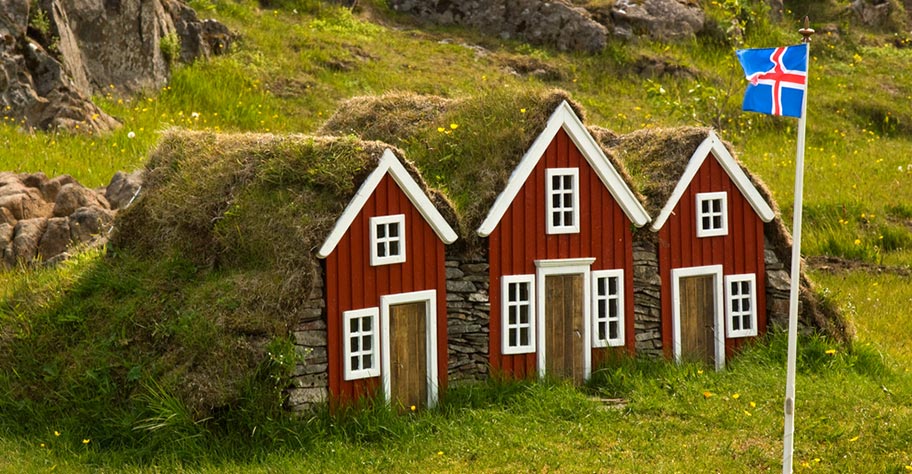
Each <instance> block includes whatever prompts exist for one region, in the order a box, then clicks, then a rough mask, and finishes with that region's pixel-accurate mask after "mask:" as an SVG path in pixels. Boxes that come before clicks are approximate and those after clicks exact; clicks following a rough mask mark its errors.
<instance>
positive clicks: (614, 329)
mask: <svg viewBox="0 0 912 474" xmlns="http://www.w3.org/2000/svg"><path fill="white" fill-rule="evenodd" d="M608 327H609V328H610V330H609V331H608V334H609V336H608V337H609V338H610V339H617V337H618V323H617V322H614V321H612V322H610V323H608Z"/></svg>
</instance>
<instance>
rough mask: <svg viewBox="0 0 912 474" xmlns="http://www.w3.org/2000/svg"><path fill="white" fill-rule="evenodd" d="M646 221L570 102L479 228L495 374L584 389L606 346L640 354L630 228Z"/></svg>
mask: <svg viewBox="0 0 912 474" xmlns="http://www.w3.org/2000/svg"><path fill="white" fill-rule="evenodd" d="M647 222H649V216H648V215H647V214H646V211H645V210H644V208H643V206H642V205H641V204H640V202H639V200H638V199H637V197H636V196H635V195H634V193H633V192H632V191H631V190H630V187H629V186H628V185H627V183H626V182H625V179H624V177H623V176H622V175H621V174H620V173H619V172H618V170H617V169H616V168H615V166H614V165H612V163H611V161H610V160H609V159H608V157H606V155H605V153H604V152H603V151H602V148H601V147H600V146H599V145H598V143H597V142H596V141H595V139H594V138H593V137H592V135H591V134H590V133H589V132H588V130H587V129H586V128H585V127H584V126H583V124H582V122H581V121H580V119H579V118H578V116H577V115H576V113H575V112H574V111H573V109H572V108H571V107H570V105H569V104H568V103H567V102H566V101H564V102H562V103H561V104H560V105H559V106H558V107H557V109H556V110H555V111H554V113H553V114H552V115H551V117H550V118H549V120H548V122H547V125H546V126H545V129H544V131H542V132H541V134H540V135H539V136H538V137H537V139H536V140H535V141H534V143H533V144H532V146H531V147H530V148H529V150H528V151H527V152H526V153H525V155H524V156H523V157H522V159H521V160H520V162H519V164H518V165H517V166H516V168H515V169H514V171H513V174H512V176H511V177H510V179H509V181H508V183H507V185H506V187H505V189H504V190H503V191H502V192H501V194H500V195H499V196H498V198H497V199H496V201H495V202H494V204H493V206H492V207H491V209H490V211H489V212H488V215H487V217H486V218H485V220H484V221H483V222H482V224H481V225H480V227H479V228H478V230H477V232H478V234H479V235H480V236H482V237H487V238H488V260H489V264H490V268H489V277H490V308H491V309H490V319H489V328H490V339H489V347H490V349H489V351H488V357H489V360H490V364H491V366H492V369H493V370H494V371H499V372H501V373H504V374H509V375H511V376H513V377H528V376H534V375H538V376H544V375H553V376H558V377H565V378H570V379H572V380H574V381H576V382H577V383H581V382H582V381H583V380H584V379H587V378H588V377H589V375H590V373H591V369H592V365H593V363H594V361H595V362H597V361H598V357H599V353H602V352H605V351H606V350H609V349H606V348H612V347H616V348H620V350H627V351H629V352H633V350H634V344H635V341H634V337H633V328H634V320H633V303H634V302H633V253H632V246H631V242H632V236H631V232H632V231H631V228H632V227H634V226H636V227H640V226H643V225H645V224H646V223H647ZM615 350H617V349H615Z"/></svg>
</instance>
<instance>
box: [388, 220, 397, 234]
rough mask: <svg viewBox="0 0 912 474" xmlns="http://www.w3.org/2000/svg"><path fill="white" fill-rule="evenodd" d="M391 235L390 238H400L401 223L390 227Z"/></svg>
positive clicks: (395, 223)
mask: <svg viewBox="0 0 912 474" xmlns="http://www.w3.org/2000/svg"><path fill="white" fill-rule="evenodd" d="M389 235H390V237H399V223H398V222H394V223H392V224H390V225H389Z"/></svg>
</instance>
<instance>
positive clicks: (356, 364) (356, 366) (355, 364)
mask: <svg viewBox="0 0 912 474" xmlns="http://www.w3.org/2000/svg"><path fill="white" fill-rule="evenodd" d="M360 369H361V358H360V357H358V356H352V358H351V370H360Z"/></svg>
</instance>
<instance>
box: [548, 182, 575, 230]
mask: <svg viewBox="0 0 912 474" xmlns="http://www.w3.org/2000/svg"><path fill="white" fill-rule="evenodd" d="M545 181H546V183H547V184H546V185H545V186H546V188H547V189H546V193H545V194H546V196H547V198H548V203H547V206H546V207H547V210H546V211H547V215H546V216H545V218H546V219H547V222H548V226H547V232H548V233H549V234H574V233H577V232H579V231H580V224H579V219H580V215H579V200H580V196H579V168H548V169H547V170H545Z"/></svg>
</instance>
